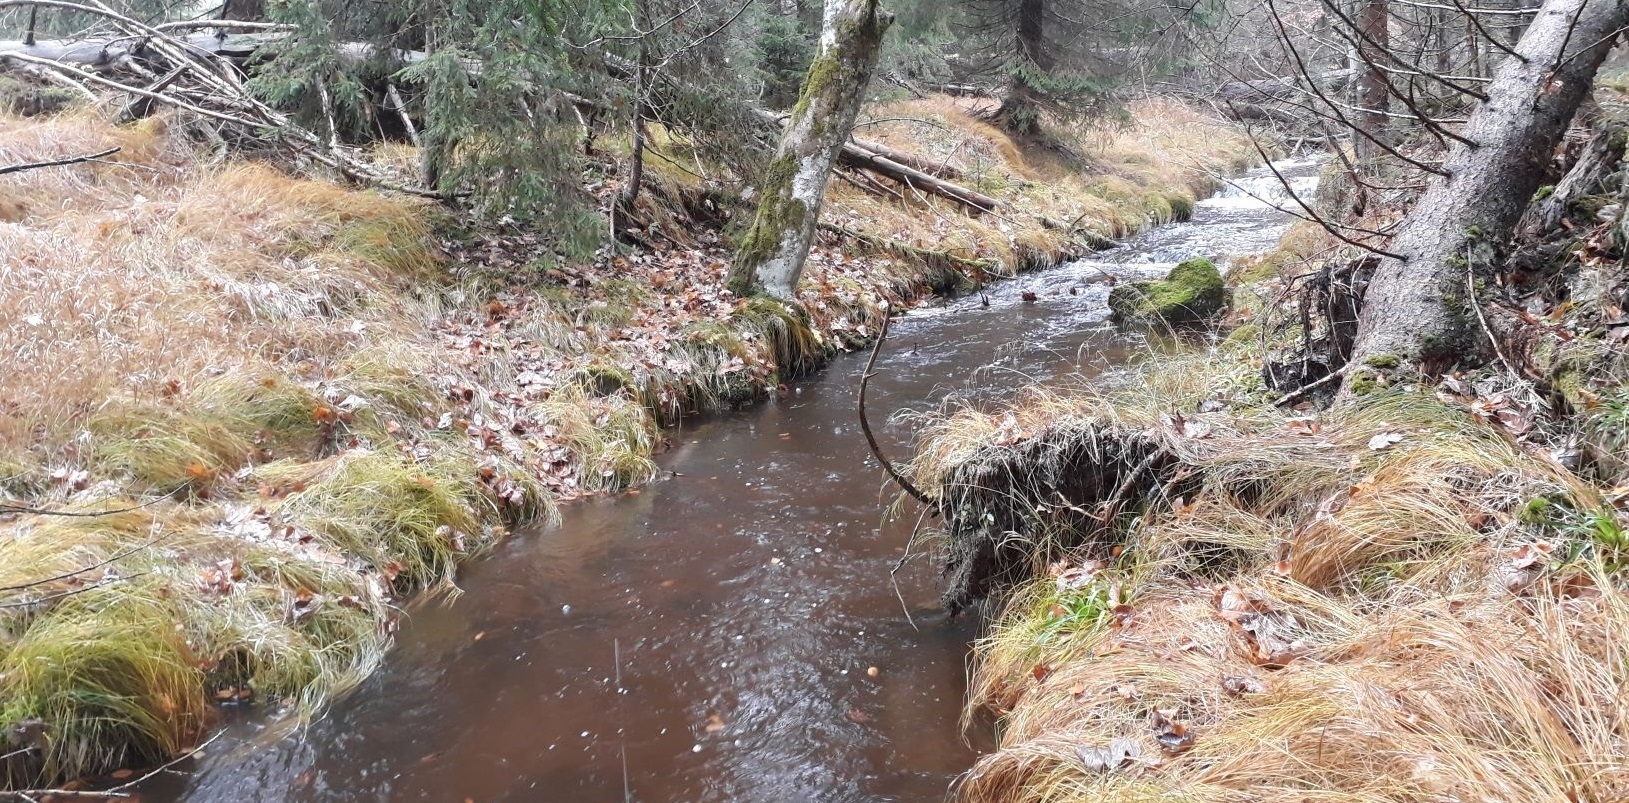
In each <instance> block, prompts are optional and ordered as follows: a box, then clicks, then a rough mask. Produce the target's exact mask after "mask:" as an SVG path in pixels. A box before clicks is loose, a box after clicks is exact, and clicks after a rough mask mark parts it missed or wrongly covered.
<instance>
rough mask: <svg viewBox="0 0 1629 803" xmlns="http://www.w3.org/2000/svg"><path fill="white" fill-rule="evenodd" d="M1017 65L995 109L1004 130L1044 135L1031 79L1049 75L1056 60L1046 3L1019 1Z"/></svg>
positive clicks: (1040, 1) (996, 117)
mask: <svg viewBox="0 0 1629 803" xmlns="http://www.w3.org/2000/svg"><path fill="white" fill-rule="evenodd" d="M1013 44H1014V45H1015V47H1016V49H1017V51H1018V54H1017V55H1018V66H1017V67H1016V68H1015V69H1014V70H1013V71H1012V77H1011V79H1010V81H1009V82H1008V85H1007V97H1005V98H1003V99H1002V101H1001V108H999V109H997V110H996V113H995V120H996V122H997V123H999V124H1000V125H1001V127H1002V128H1004V129H1006V130H1008V131H1010V132H1012V133H1014V134H1023V135H1026V136H1035V135H1037V134H1040V133H1041V113H1040V105H1039V104H1038V103H1037V102H1036V91H1035V88H1034V86H1033V85H1032V79H1031V78H1030V76H1031V75H1032V74H1034V73H1040V74H1045V73H1047V72H1050V71H1051V69H1052V67H1053V64H1054V59H1053V58H1052V55H1051V53H1050V51H1049V49H1048V48H1047V46H1046V0H1018V32H1017V36H1016V38H1015V40H1014V42H1013Z"/></svg>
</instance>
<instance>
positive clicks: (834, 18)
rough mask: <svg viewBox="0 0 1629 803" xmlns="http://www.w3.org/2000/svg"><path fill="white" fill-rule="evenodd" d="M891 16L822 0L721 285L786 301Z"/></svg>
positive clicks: (862, 1) (853, 3)
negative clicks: (780, 131) (796, 88)
mask: <svg viewBox="0 0 1629 803" xmlns="http://www.w3.org/2000/svg"><path fill="white" fill-rule="evenodd" d="M892 21H893V16H892V15H891V14H889V13H888V12H887V11H886V10H885V9H883V8H882V6H881V4H880V3H879V2H878V0H841V1H839V0H832V2H830V3H828V4H827V7H826V11H825V21H824V25H823V28H822V32H821V41H820V50H819V53H818V54H817V55H816V56H815V59H814V61H813V62H812V63H811V64H810V66H809V72H808V74H807V75H806V76H805V77H804V81H803V88H802V90H801V91H800V92H799V95H798V101H797V103H796V104H795V105H794V106H793V108H792V116H791V119H790V120H788V122H787V126H786V132H785V134H784V135H783V136H782V137H781V141H780V144H779V146H778V147H777V148H776V150H775V158H774V160H773V161H772V162H771V164H770V167H769V169H768V170H767V171H766V172H765V173H764V176H763V178H762V181H760V182H759V200H758V210H757V213H756V215H755V216H754V218H753V222H752V226H751V228H750V229H749V230H748V231H747V234H746V236H745V237H744V238H743V239H742V242H741V247H740V249H739V250H738V251H737V253H736V258H735V264H734V266H733V267H732V268H731V271H730V278H729V282H728V287H729V289H730V291H731V292H733V293H735V294H737V295H742V296H746V295H752V294H755V293H759V292H764V293H767V294H769V295H773V296H776V297H778V298H782V299H786V300H792V299H793V298H794V297H795V296H796V290H797V283H798V279H799V277H800V276H801V275H802V272H803V263H804V260H805V259H807V257H808V253H809V246H810V244H811V243H812V242H813V240H814V234H815V229H816V226H817V223H818V219H819V215H820V206H821V203H822V201H823V200H824V198H825V192H826V181H827V179H828V178H829V177H830V175H831V170H832V166H833V165H834V164H835V163H836V161H837V154H838V152H839V151H840V150H841V149H842V147H843V142H844V140H846V139H847V138H848V132H849V130H850V129H852V128H853V125H854V118H855V117H856V116H857V115H858V114H859V111H860V104H861V103H862V102H863V101H864V99H865V92H866V88H867V86H869V84H870V82H871V74H872V72H873V71H874V70H875V69H876V65H877V57H878V56H879V54H880V53H881V48H882V37H883V34H884V32H886V31H887V29H888V26H889V25H890V24H891V23H892Z"/></svg>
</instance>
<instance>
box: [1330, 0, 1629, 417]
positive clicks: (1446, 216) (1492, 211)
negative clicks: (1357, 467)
mask: <svg viewBox="0 0 1629 803" xmlns="http://www.w3.org/2000/svg"><path fill="white" fill-rule="evenodd" d="M1625 23H1629V0H1547V1H1546V2H1545V4H1544V6H1543V7H1542V8H1541V9H1540V11H1539V13H1538V16H1537V18H1536V19H1535V20H1534V21H1533V22H1532V24H1531V25H1530V26H1529V27H1528V29H1527V32H1526V33H1525V35H1523V36H1522V38H1521V41H1520V42H1519V43H1517V45H1516V48H1515V49H1516V51H1517V52H1518V53H1520V54H1522V57H1523V58H1524V59H1525V61H1523V60H1521V59H1517V58H1514V57H1512V58H1509V59H1506V60H1505V62H1504V64H1503V65H1502V66H1501V67H1500V68H1499V70H1498V72H1497V73H1496V74H1495V76H1494V78H1493V80H1492V82H1491V83H1489V84H1488V85H1487V95H1488V100H1487V102H1485V103H1483V104H1482V105H1481V106H1479V107H1478V108H1477V109H1476V110H1475V111H1474V112H1472V113H1471V116H1470V120H1469V121H1468V122H1467V123H1466V126H1465V129H1464V135H1465V137H1466V138H1467V139H1469V140H1470V141H1471V142H1474V143H1475V144H1476V145H1475V147H1471V146H1467V145H1463V144H1462V145H1458V146H1456V147H1455V148H1454V150H1453V152H1452V153H1450V155H1449V158H1448V161H1447V163H1446V164H1445V168H1446V169H1447V172H1448V173H1449V176H1448V177H1447V178H1442V179H1435V180H1433V181H1432V183H1431V186H1430V187H1429V188H1427V190H1426V191H1425V193H1424V194H1423V195H1422V196H1421V197H1420V200H1419V201H1418V202H1417V203H1416V204H1415V206H1414V208H1413V209H1412V210H1410V211H1409V213H1408V215H1407V216H1406V217H1405V218H1404V220H1403V223H1402V226H1401V228H1400V229H1399V230H1398V232H1397V235H1396V237H1395V238H1394V239H1393V240H1392V241H1391V244H1390V245H1389V246H1388V248H1389V250H1390V251H1391V252H1392V253H1394V254H1397V255H1399V256H1401V257H1403V259H1393V258H1386V259H1384V260H1382V261H1381V264H1380V267H1379V268H1378V269H1377V270H1376V272H1375V276H1374V279H1373V280H1372V281H1371V282H1370V284H1369V288H1368V292H1367V295H1366V297H1365V299H1364V307H1363V317H1362V321H1361V323H1360V325H1359V329H1358V336H1357V343H1356V346H1355V348H1354V350H1353V356H1352V362H1351V364H1350V365H1349V366H1348V369H1347V373H1346V377H1345V380H1344V383H1343V387H1342V394H1341V395H1342V398H1347V399H1349V398H1351V397H1352V396H1353V395H1355V394H1361V393H1363V392H1365V391H1366V390H1367V389H1369V388H1371V387H1372V386H1373V384H1374V381H1375V379H1376V377H1377V375H1378V373H1379V372H1382V371H1390V370H1392V369H1394V368H1399V369H1403V370H1406V371H1411V372H1414V373H1418V374H1422V375H1426V376H1431V375H1435V374H1437V373H1440V372H1441V371H1443V370H1446V369H1448V368H1450V367H1452V366H1453V365H1454V364H1456V363H1459V362H1461V361H1464V360H1466V359H1467V358H1474V357H1475V356H1476V355H1479V354H1481V353H1482V352H1483V351H1484V348H1485V346H1486V344H1487V337H1486V334H1485V333H1484V332H1483V331H1482V328H1483V327H1482V324H1481V322H1480V319H1479V316H1478V314H1477V310H1478V309H1479V307H1476V306H1473V305H1477V304H1479V299H1478V298H1476V297H1475V293H1474V292H1472V291H1471V290H1472V288H1475V287H1482V286H1487V285H1488V284H1489V283H1488V282H1487V281H1486V280H1487V279H1488V278H1489V277H1490V276H1491V275H1492V274H1493V271H1494V268H1495V265H1496V259H1497V257H1498V254H1497V252H1498V251H1499V250H1500V248H1501V247H1502V246H1503V245H1504V244H1505V243H1506V241H1507V240H1508V239H1509V237H1510V235H1511V232H1512V231H1513V229H1514V228H1515V226H1516V223H1517V221H1518V220H1519V219H1520V218H1521V215H1522V212H1523V211H1524V210H1525V209H1526V208H1527V206H1528V203H1529V202H1530V201H1531V199H1532V197H1533V193H1534V191H1535V190H1537V189H1538V187H1539V182H1540V181H1542V180H1543V176H1544V170H1545V166H1546V165H1547V164H1548V163H1549V161H1550V157H1551V153H1552V152H1553V151H1554V150H1555V147H1556V145H1557V143H1559V142H1560V140H1561V137H1562V135H1563V134H1564V133H1565V132H1566V129H1567V125H1568V123H1569V121H1571V119H1572V117H1573V113H1574V112H1575V111H1576V110H1577V108H1578V106H1579V104H1580V102H1582V101H1583V99H1584V96H1585V95H1586V94H1587V93H1588V91H1589V88H1590V85H1591V83H1592V82H1593V81H1594V78H1595V73H1596V70H1597V69H1599V67H1600V65H1601V61H1602V60H1603V59H1605V57H1606V54H1607V51H1609V50H1610V49H1611V48H1612V45H1613V42H1614V41H1615V39H1616V34H1617V31H1618V28H1619V27H1621V26H1623V25H1624V24H1625Z"/></svg>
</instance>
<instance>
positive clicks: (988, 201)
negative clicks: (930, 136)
mask: <svg viewBox="0 0 1629 803" xmlns="http://www.w3.org/2000/svg"><path fill="white" fill-rule="evenodd" d="M838 161H840V162H842V163H843V164H846V165H849V166H851V167H859V168H864V169H866V170H871V171H873V172H876V173H881V174H882V175H884V176H887V177H888V178H891V179H893V180H894V181H896V182H899V183H900V184H903V185H905V186H907V187H909V188H911V189H913V190H918V191H922V192H927V193H929V194H932V195H937V196H939V197H941V198H948V199H950V200H952V201H956V202H957V203H960V204H962V205H964V206H966V207H968V208H969V209H971V210H973V211H975V212H990V211H994V210H995V208H996V207H998V206H1000V205H1001V202H1000V201H997V200H996V199H994V198H991V197H990V196H988V195H985V194H983V193H981V192H977V191H975V190H970V189H968V188H966V187H963V186H961V185H960V184H954V183H951V182H949V181H945V180H944V179H941V178H938V177H936V176H931V175H929V174H927V173H924V172H923V171H921V170H917V169H916V168H914V167H910V166H909V165H904V164H900V163H899V162H897V161H894V160H893V159H890V158H888V157H886V156H883V155H882V154H879V153H876V152H874V151H870V150H866V149H865V148H862V147H860V146H859V145H856V144H854V143H852V142H849V143H845V144H844V145H843V151H842V153H841V154H839V156H838Z"/></svg>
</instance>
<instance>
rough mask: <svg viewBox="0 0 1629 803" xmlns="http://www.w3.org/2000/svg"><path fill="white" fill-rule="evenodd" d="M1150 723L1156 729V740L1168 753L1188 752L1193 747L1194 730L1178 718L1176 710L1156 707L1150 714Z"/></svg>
mask: <svg viewBox="0 0 1629 803" xmlns="http://www.w3.org/2000/svg"><path fill="white" fill-rule="evenodd" d="M1149 725H1150V727H1152V728H1153V730H1154V741H1155V742H1158V743H1159V746H1160V749H1161V750H1163V751H1165V752H1166V754H1167V755H1173V756H1174V755H1177V754H1179V753H1186V752H1188V751H1189V750H1191V749H1192V748H1193V745H1194V739H1195V737H1194V732H1193V730H1192V729H1191V728H1189V727H1188V725H1187V723H1185V722H1181V721H1179V720H1178V719H1177V718H1176V714H1175V712H1172V711H1165V710H1161V709H1158V708H1156V709H1154V711H1153V712H1152V713H1151V714H1149Z"/></svg>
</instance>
